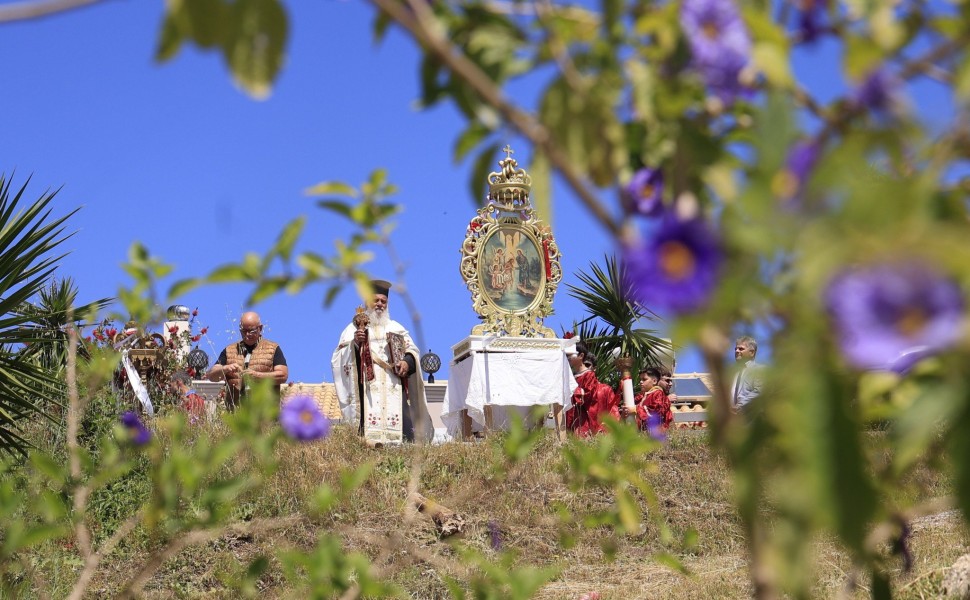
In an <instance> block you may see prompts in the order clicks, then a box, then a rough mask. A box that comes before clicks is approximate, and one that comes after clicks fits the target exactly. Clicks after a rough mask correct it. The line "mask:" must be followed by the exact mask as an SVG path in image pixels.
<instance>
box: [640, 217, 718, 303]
mask: <svg viewBox="0 0 970 600" xmlns="http://www.w3.org/2000/svg"><path fill="white" fill-rule="evenodd" d="M721 260H722V252H721V247H720V241H719V240H718V236H717V234H716V233H715V232H714V231H712V230H711V228H710V226H708V224H707V223H706V222H705V221H704V220H702V219H690V220H687V221H679V220H677V219H676V218H674V217H672V216H668V217H665V218H664V219H663V221H661V226H660V229H659V231H657V233H656V234H655V235H654V236H653V238H652V239H649V240H647V241H645V242H640V243H638V244H637V245H634V246H628V247H627V248H625V249H624V251H623V264H624V276H625V278H626V286H627V289H629V290H630V293H631V295H632V297H633V299H635V300H638V301H640V302H643V303H644V304H646V305H647V306H660V307H663V308H667V309H670V310H672V311H673V312H676V313H684V312H688V311H691V310H694V309H696V308H698V307H700V306H701V305H703V304H704V303H705V302H706V301H707V298H708V297H709V296H710V295H711V292H712V291H713V289H714V286H715V284H716V283H717V276H718V268H719V267H720V264H721Z"/></svg>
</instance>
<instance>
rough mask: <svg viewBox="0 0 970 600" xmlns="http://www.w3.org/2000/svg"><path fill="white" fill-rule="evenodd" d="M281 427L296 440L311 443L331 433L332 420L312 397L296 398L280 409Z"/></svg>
mask: <svg viewBox="0 0 970 600" xmlns="http://www.w3.org/2000/svg"><path fill="white" fill-rule="evenodd" d="M280 426H281V427H282V428H283V431H285V432H286V434H287V435H288V436H290V437H291V438H293V439H295V440H301V441H310V440H318V439H320V438H323V437H326V435H327V434H328V433H330V420H329V419H327V417H326V416H324V414H323V413H321V412H320V408H319V407H317V403H316V402H315V401H314V400H313V398H311V397H310V396H294V397H293V398H291V399H290V400H289V401H287V403H286V404H284V405H283V408H282V409H280Z"/></svg>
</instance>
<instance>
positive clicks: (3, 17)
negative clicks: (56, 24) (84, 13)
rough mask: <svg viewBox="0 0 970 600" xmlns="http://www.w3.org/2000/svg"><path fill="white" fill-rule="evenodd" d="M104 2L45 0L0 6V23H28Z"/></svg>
mask: <svg viewBox="0 0 970 600" xmlns="http://www.w3.org/2000/svg"><path fill="white" fill-rule="evenodd" d="M103 1H104V0H46V1H41V2H29V1H28V2H18V3H16V4H7V5H4V6H0V23H13V22H16V21H28V20H31V19H40V18H43V17H50V16H53V15H59V14H62V13H66V12H68V11H72V10H76V9H79V8H86V7H88V6H91V5H92V4H98V3H99V2H103Z"/></svg>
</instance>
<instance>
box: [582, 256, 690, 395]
mask: <svg viewBox="0 0 970 600" xmlns="http://www.w3.org/2000/svg"><path fill="white" fill-rule="evenodd" d="M603 260H604V263H605V267H601V266H600V265H599V264H597V263H590V265H589V268H590V273H586V272H583V271H579V272H578V273H577V274H576V277H577V278H578V279H579V280H580V282H582V284H583V285H582V286H577V285H572V284H567V286H566V287H567V289H568V290H569V295H570V296H572V297H573V298H576V299H577V300H579V301H580V302H581V303H582V304H583V306H584V307H585V308H586V310H587V312H588V313H589V316H588V317H586V318H584V319H583V320H581V321H579V322H578V323H577V324H576V330H575V333H576V334H577V335H578V336H579V337H580V339H582V340H583V341H584V342H585V343H586V346H587V347H588V348H589V351H590V352H591V353H592V354H593V356H595V357H596V364H595V367H596V369H595V370H596V374H597V377H598V378H599V379H600V380H601V381H605V382H616V381H618V380H619V373H618V372H617V369H616V366H615V365H614V354H618V355H619V356H631V357H633V358H634V370H633V371H632V373H633V374H634V375H636V373H638V372H639V370H640V369H641V368H643V367H646V366H649V365H658V364H661V363H666V362H669V359H668V357H669V355H670V352H671V346H670V341H669V340H665V339H663V338H660V337H658V336H657V335H656V330H654V329H646V328H643V327H641V326H640V325H641V323H643V322H644V321H651V320H656V319H658V317H657V316H656V314H654V313H653V312H652V311H651V310H650V309H648V308H647V307H645V306H643V305H642V304H640V303H639V302H637V301H635V300H631V299H630V298H629V297H628V295H627V294H625V293H624V291H623V290H624V285H625V284H624V280H623V267H622V265H620V264H618V263H617V261H616V258H615V257H612V256H606V257H604V259H603Z"/></svg>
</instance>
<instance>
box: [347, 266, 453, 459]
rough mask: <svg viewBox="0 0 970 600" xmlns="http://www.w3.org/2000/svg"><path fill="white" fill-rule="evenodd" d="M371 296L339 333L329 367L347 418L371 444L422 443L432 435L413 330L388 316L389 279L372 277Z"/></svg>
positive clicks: (432, 429) (432, 430)
mask: <svg viewBox="0 0 970 600" xmlns="http://www.w3.org/2000/svg"><path fill="white" fill-rule="evenodd" d="M371 287H372V288H373V290H374V296H373V299H372V300H371V302H370V304H369V307H368V308H367V309H366V310H364V309H361V308H359V309H358V312H357V315H356V316H355V317H354V319H353V322H351V323H350V324H349V325H347V327H346V328H345V329H344V330H343V332H342V333H341V334H340V341H339V343H338V345H337V349H336V350H334V353H333V358H332V359H331V363H330V364H331V366H332V367H333V380H334V383H335V385H336V388H337V397H338V399H339V400H340V408H341V411H342V412H343V418H344V421H345V422H348V423H351V424H355V425H357V432H358V434H359V435H361V436H363V437H364V439H365V440H366V441H367V443H368V444H369V445H374V446H380V445H384V444H399V443H401V442H405V441H407V442H414V441H418V442H426V441H430V440H431V438H432V436H433V435H434V428H433V426H432V424H431V417H430V415H429V414H428V408H427V405H426V404H425V399H424V382H423V381H422V380H421V371H420V370H419V369H418V364H420V363H419V360H420V358H419V351H418V348H417V346H415V345H414V342H413V341H412V340H411V335H410V334H409V333H408V331H407V329H405V328H404V327H403V326H402V325H401V324H400V323H398V322H397V321H393V320H391V318H390V316H389V314H388V311H387V298H388V294H389V293H390V288H391V284H390V283H389V282H387V281H382V280H375V281H372V282H371Z"/></svg>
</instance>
